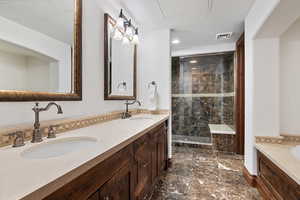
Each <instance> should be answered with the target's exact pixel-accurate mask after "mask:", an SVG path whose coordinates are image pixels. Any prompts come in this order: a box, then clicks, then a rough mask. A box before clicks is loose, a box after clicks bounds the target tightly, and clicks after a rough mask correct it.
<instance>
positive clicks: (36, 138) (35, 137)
mask: <svg viewBox="0 0 300 200" xmlns="http://www.w3.org/2000/svg"><path fill="white" fill-rule="evenodd" d="M51 106H56V108H57V114H63V111H62V109H61V106H60V105H58V104H56V103H54V102H51V103H49V104H48V105H47V106H46V107H45V108H40V107H39V103H35V106H34V107H33V108H32V110H33V111H34V114H35V121H34V130H33V134H32V140H31V142H32V143H37V142H42V141H43V139H42V133H41V129H40V126H41V124H40V112H43V111H47V110H49V109H50V107H51Z"/></svg>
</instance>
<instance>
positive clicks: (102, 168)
mask: <svg viewBox="0 0 300 200" xmlns="http://www.w3.org/2000/svg"><path fill="white" fill-rule="evenodd" d="M132 154H133V148H132V145H129V146H127V147H126V148H124V149H122V150H121V151H119V152H117V153H116V154H114V155H113V156H111V157H109V158H108V159H106V160H104V161H103V162H101V163H99V164H98V165H96V166H95V167H93V168H92V169H90V170H89V171H87V172H86V173H84V174H82V175H80V176H79V177H78V178H76V179H74V180H73V181H71V182H70V183H68V184H66V185H65V186H63V187H62V188H60V189H59V190H57V191H55V192H54V193H52V194H51V195H49V196H48V197H46V198H45V199H46V200H58V199H60V200H63V199H65V200H69V199H72V200H73V199H74V200H75V199H76V200H77V199H82V200H84V199H93V198H91V196H94V195H93V194H95V192H97V190H98V189H99V188H101V186H103V185H104V184H105V183H106V182H107V181H109V180H110V179H111V178H112V177H113V176H114V175H115V174H116V173H117V172H118V171H119V170H120V169H121V168H122V167H124V166H126V165H131V163H132Z"/></svg>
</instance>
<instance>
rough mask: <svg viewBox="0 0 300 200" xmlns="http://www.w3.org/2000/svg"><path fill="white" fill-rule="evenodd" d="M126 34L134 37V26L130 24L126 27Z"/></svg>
mask: <svg viewBox="0 0 300 200" xmlns="http://www.w3.org/2000/svg"><path fill="white" fill-rule="evenodd" d="M126 35H127V36H128V37H132V36H133V31H132V28H131V27H130V26H129V27H127V28H126Z"/></svg>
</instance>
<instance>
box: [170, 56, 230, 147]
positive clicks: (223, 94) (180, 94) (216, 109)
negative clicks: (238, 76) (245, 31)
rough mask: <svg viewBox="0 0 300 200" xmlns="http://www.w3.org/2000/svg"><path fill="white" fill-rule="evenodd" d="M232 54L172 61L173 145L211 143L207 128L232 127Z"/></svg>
mask: <svg viewBox="0 0 300 200" xmlns="http://www.w3.org/2000/svg"><path fill="white" fill-rule="evenodd" d="M233 113H234V53H233V52H227V53H219V54H207V55H197V56H187V57H173V58H172V131H173V133H172V134H173V142H179V143H192V144H193V143H195V144H199V143H211V140H212V139H211V133H210V130H209V126H208V125H209V124H227V125H229V126H234V114H233Z"/></svg>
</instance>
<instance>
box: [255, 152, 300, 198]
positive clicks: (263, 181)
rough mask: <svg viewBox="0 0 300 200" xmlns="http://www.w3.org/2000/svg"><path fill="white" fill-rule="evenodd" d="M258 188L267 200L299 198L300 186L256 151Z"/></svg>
mask: <svg viewBox="0 0 300 200" xmlns="http://www.w3.org/2000/svg"><path fill="white" fill-rule="evenodd" d="M257 184H258V190H259V191H260V193H261V194H262V195H263V196H264V198H265V199H268V200H300V186H299V185H298V184H297V183H296V182H295V181H294V180H293V179H292V178H290V177H289V176H288V175H287V174H286V173H285V172H283V171H282V170H281V169H280V168H279V167H277V166H276V165H275V164H274V163H273V162H272V161H270V160H269V159H268V158H267V157H266V156H265V155H264V154H262V153H261V152H259V151H258V177H257Z"/></svg>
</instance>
